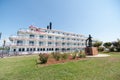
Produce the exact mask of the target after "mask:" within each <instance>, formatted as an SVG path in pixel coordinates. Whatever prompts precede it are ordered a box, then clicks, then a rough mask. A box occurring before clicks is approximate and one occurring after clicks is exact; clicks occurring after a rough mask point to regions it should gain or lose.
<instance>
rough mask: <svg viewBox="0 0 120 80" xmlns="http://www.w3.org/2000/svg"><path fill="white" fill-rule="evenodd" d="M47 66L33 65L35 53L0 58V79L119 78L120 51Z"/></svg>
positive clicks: (109, 79) (101, 79)
mask: <svg viewBox="0 0 120 80" xmlns="http://www.w3.org/2000/svg"><path fill="white" fill-rule="evenodd" d="M110 55H111V56H110V57H106V58H87V59H86V60H80V61H75V62H67V63H63V64H54V65H49V66H39V67H37V66H36V65H35V62H36V59H37V58H38V56H37V55H29V56H19V57H11V58H3V59H0V80H120V53H114V54H110Z"/></svg>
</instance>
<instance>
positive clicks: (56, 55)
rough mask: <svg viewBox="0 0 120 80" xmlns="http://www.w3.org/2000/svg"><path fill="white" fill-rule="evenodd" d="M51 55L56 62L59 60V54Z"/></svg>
mask: <svg viewBox="0 0 120 80" xmlns="http://www.w3.org/2000/svg"><path fill="white" fill-rule="evenodd" d="M51 54H52V56H53V58H54V59H55V60H56V61H59V60H60V53H59V52H53V53H51Z"/></svg>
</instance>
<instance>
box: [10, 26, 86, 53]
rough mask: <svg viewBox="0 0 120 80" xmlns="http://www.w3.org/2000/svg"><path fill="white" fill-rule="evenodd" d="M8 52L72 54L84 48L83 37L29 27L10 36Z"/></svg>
mask: <svg viewBox="0 0 120 80" xmlns="http://www.w3.org/2000/svg"><path fill="white" fill-rule="evenodd" d="M9 39H10V41H11V43H12V44H11V45H10V52H11V53H15V52H18V53H20V54H30V53H31V54H33V53H51V52H74V51H76V50H81V49H84V48H85V40H86V38H85V36H84V35H81V34H74V33H68V32H63V31H58V30H53V29H49V28H47V29H45V28H37V27H34V26H30V27H29V28H28V29H20V30H18V32H17V36H10V37H9Z"/></svg>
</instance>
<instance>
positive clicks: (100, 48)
mask: <svg viewBox="0 0 120 80" xmlns="http://www.w3.org/2000/svg"><path fill="white" fill-rule="evenodd" d="M102 43H103V42H102V41H96V42H94V43H93V46H94V47H97V49H98V51H100V52H101V51H103V50H104V48H103V47H100V46H101V45H102Z"/></svg>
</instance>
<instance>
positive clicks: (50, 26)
mask: <svg viewBox="0 0 120 80" xmlns="http://www.w3.org/2000/svg"><path fill="white" fill-rule="evenodd" d="M49 28H50V30H51V29H52V22H50V25H49Z"/></svg>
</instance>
